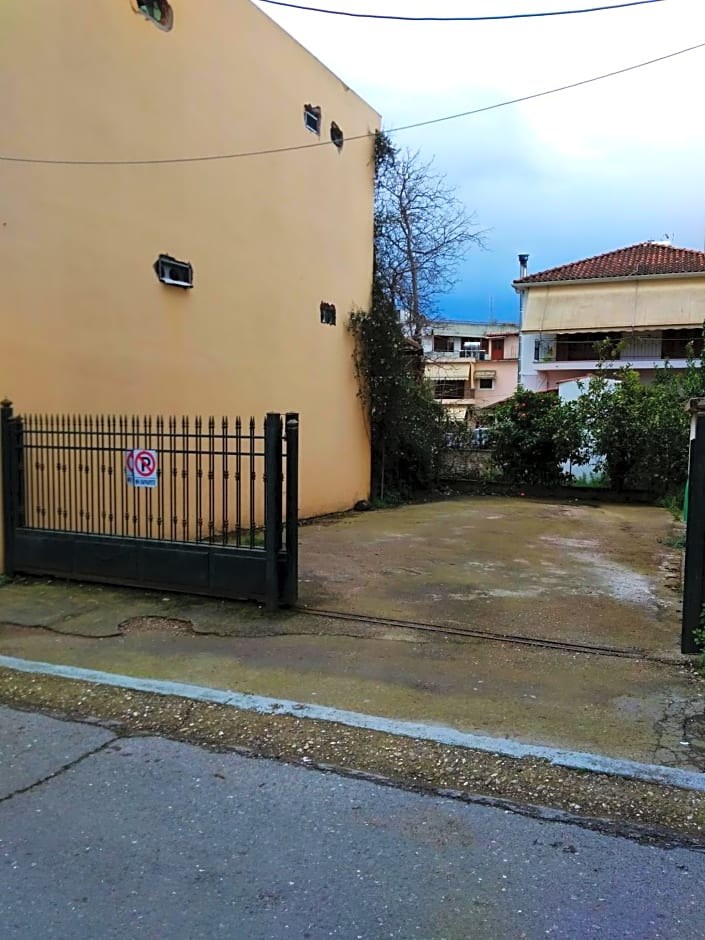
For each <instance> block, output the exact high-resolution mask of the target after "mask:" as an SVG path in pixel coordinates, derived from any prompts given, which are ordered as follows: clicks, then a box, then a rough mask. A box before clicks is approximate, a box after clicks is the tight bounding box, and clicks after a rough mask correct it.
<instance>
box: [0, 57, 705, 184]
mask: <svg viewBox="0 0 705 940" xmlns="http://www.w3.org/2000/svg"><path fill="white" fill-rule="evenodd" d="M697 49H705V42H700V43H698V44H697V45H695V46H688V47H687V48H686V49H678V50H677V51H676V52H669V53H667V54H666V55H661V56H658V57H657V58H655V59H648V60H647V61H646V62H638V63H637V64H636V65H627V66H625V67H624V68H621V69H615V70H614V71H612V72H603V74H602V75H594V76H593V77H592V78H584V79H582V80H581V81H579V82H570V83H569V84H567V85H560V86H558V87H557V88H549V89H547V90H545V91H536V92H534V93H533V94H531V95H522V96H521V97H520V98H509V99H507V100H506V101H498V102H496V103H495V104H487V105H484V106H483V107H481V108H473V109H472V110H469V111H458V112H457V113H456V114H446V115H443V116H442V117H437V118H429V119H428V120H425V121H416V122H414V123H413V124H403V125H401V126H399V127H392V128H390V129H389V130H387V131H386V133H387V134H399V133H401V132H402V131H410V130H415V129H416V128H418V127H430V126H431V125H433V124H444V123H446V122H447V121H457V120H459V119H460V118H465V117H472V116H473V115H475V114H484V113H486V112H487V111H496V110H498V109H499V108H507V107H509V106H510V105H513V104H522V103H523V102H525V101H535V100H536V99H537V98H545V97H547V96H548V95H555V94H558V92H561V91H570V90H571V89H573V88H581V87H582V86H584V85H591V84H593V83H594V82H601V81H604V80H605V79H607V78H615V77H616V76H617V75H625V74H626V73H627V72H634V71H636V70H637V69H643V68H646V67H647V66H649V65H656V63H658V62H665V61H666V60H667V59H675V58H676V57H677V56H681V55H685V54H686V53H688V52H695V51H696V50H697ZM369 136H370V135H369V133H365V134H355V135H353V136H351V137H346V138H345V140H346V142H349V141H353V140H367V139H368V138H369ZM332 146H333V143H332V142H331V141H327V140H322V141H319V142H318V143H315V144H295V145H294V146H293V147H292V146H290V147H269V148H266V149H263V150H244V151H240V152H239V153H216V154H205V155H203V156H196V157H164V158H161V159H154V160H61V159H48V158H41V157H11V156H7V155H3V154H0V161H4V162H6V163H33V164H41V165H44V166H47V165H48V166H164V165H165V164H176V163H207V162H211V161H215V160H239V159H243V158H245V157H264V156H269V155H271V154H277V153H293V152H295V151H297V150H313V149H315V148H317V147H332Z"/></svg>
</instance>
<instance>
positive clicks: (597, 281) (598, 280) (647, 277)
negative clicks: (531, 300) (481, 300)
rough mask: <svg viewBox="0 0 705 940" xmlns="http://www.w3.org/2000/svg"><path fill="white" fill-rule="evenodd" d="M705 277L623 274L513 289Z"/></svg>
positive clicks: (535, 283) (683, 273) (696, 273)
mask: <svg viewBox="0 0 705 940" xmlns="http://www.w3.org/2000/svg"><path fill="white" fill-rule="evenodd" d="M686 277H705V271H677V272H674V273H672V274H621V275H617V276H616V277H578V278H574V279H573V280H558V281H528V282H526V281H525V282H522V281H521V280H516V281H512V287H513V288H514V290H515V291H517V292H518V293H521V292H522V291H525V290H528V289H529V288H530V287H575V286H576V285H579V284H608V283H613V282H615V281H622V282H624V281H627V282H631V281H658V280H661V281H663V280H669V279H670V280H673V279H674V278H686Z"/></svg>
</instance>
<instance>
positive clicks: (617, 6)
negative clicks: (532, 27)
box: [260, 0, 663, 23]
mask: <svg viewBox="0 0 705 940" xmlns="http://www.w3.org/2000/svg"><path fill="white" fill-rule="evenodd" d="M260 2H261V3H268V4H270V5H271V6H274V7H285V8H287V9H289V10H302V11H304V12H306V13H325V14H327V15H328V16H349V17H354V18H356V19H361V20H395V21H397V22H404V23H485V22H488V21H492V20H528V19H537V18H539V17H545V16H574V15H575V14H578V13H599V12H600V11H602V10H622V9H625V8H626V7H640V6H646V5H647V4H651V3H662V2H663V0H629V2H627V3H612V4H609V5H606V6H599V7H585V8H584V9H581V10H555V11H547V12H545V13H504V14H493V15H489V16H398V15H395V14H393V13H357V12H352V11H351V10H328V9H325V8H323V7H309V6H303V5H301V4H298V3H287V2H285V0H260Z"/></svg>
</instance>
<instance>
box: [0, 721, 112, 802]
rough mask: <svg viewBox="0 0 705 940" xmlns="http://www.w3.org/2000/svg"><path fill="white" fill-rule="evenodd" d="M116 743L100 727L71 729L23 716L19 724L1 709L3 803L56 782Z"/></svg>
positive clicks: (0, 794)
mask: <svg viewBox="0 0 705 940" xmlns="http://www.w3.org/2000/svg"><path fill="white" fill-rule="evenodd" d="M11 718H12V719H13V720H11ZM116 739H117V735H116V734H114V733H111V732H110V731H109V730H108V729H106V728H103V727H100V726H98V725H91V724H86V723H81V724H78V723H72V724H70V725H69V724H67V723H66V722H62V721H59V720H58V719H56V718H50V717H49V716H47V715H40V714H33V713H30V712H23V713H22V715H21V717H20V719H19V720H17V718H16V713H14V712H11V711H10V709H8V708H4V707H2V706H0V767H2V773H0V803H4V802H5V801H6V800H10V799H12V798H13V797H15V796H18V795H19V794H20V793H27V792H28V791H29V790H32V789H34V788H35V787H38V786H41V785H42V784H43V783H46V782H47V781H48V780H53V779H55V778H56V777H58V776H60V775H61V774H63V773H65V772H66V771H68V770H70V769H71V768H72V767H75V766H76V764H78V763H80V762H81V761H83V760H85V759H86V758H87V757H90V756H91V755H93V754H97V753H99V752H100V751H102V750H103V749H104V748H105V747H107V746H108V745H110V744H112V743H113V742H114V741H115V740H116Z"/></svg>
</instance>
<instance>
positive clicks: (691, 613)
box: [681, 399, 705, 653]
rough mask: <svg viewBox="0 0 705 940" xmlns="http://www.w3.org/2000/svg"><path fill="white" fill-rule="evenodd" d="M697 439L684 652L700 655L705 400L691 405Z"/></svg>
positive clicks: (704, 587)
mask: <svg viewBox="0 0 705 940" xmlns="http://www.w3.org/2000/svg"><path fill="white" fill-rule="evenodd" d="M691 409H692V414H693V415H694V424H695V437H694V438H693V440H692V441H691V444H690V470H689V474H688V525H687V529H686V536H685V568H684V574H683V621H682V632H681V652H682V653H697V652H699V645H698V641H697V639H696V633H697V631H698V630H700V628H701V627H702V622H701V617H702V613H703V601H705V399H694V400H693V401H692V402H691Z"/></svg>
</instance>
